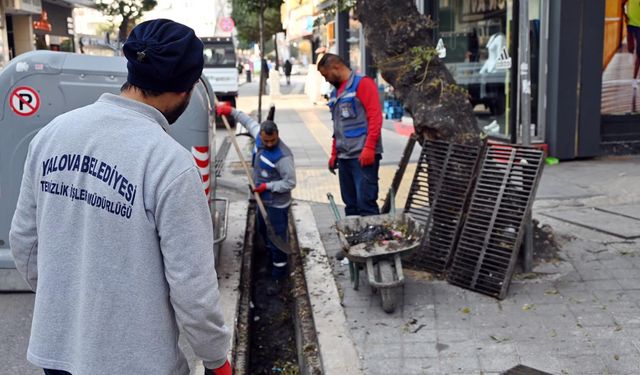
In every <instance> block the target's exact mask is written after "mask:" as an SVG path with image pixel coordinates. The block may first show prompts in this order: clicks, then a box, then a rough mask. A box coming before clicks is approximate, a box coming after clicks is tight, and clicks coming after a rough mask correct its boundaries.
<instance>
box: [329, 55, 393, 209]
mask: <svg viewBox="0 0 640 375" xmlns="http://www.w3.org/2000/svg"><path fill="white" fill-rule="evenodd" d="M318 71H320V74H322V76H323V77H324V78H325V79H326V80H327V81H328V82H329V83H331V84H332V85H333V86H334V89H333V91H332V92H331V97H330V99H329V103H328V104H329V108H330V110H331V117H332V119H333V142H332V145H331V158H330V159H329V165H328V166H329V171H330V172H331V173H333V174H335V169H336V168H337V169H338V177H339V180H340V193H341V195H342V200H343V201H344V203H345V205H346V207H345V213H346V215H347V216H350V215H359V216H368V215H377V214H379V213H380V211H379V208H378V203H377V200H378V170H379V168H380V159H382V139H381V132H382V108H381V107H380V100H379V97H378V87H377V85H376V83H375V81H374V80H373V79H371V78H369V77H366V76H361V75H357V74H355V73H353V72H352V71H351V69H349V67H347V66H346V64H345V62H344V60H343V59H342V58H341V57H340V56H338V55H334V54H332V53H326V54H325V55H324V56H322V58H321V59H320V61H319V62H318Z"/></svg>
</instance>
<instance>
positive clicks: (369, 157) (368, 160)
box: [359, 147, 376, 167]
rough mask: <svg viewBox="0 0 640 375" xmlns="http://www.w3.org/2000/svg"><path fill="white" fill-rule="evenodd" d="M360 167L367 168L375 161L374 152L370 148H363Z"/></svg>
mask: <svg viewBox="0 0 640 375" xmlns="http://www.w3.org/2000/svg"><path fill="white" fill-rule="evenodd" d="M359 160H360V166H361V167H368V166H370V165H372V164H373V163H375V161H376V150H375V149H373V148H370V147H365V148H363V149H362V152H361V153H360V158H359Z"/></svg>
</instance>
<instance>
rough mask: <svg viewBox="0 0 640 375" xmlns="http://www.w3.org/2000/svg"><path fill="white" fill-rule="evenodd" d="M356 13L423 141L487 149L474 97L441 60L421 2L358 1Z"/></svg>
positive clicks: (397, 0)
mask: <svg viewBox="0 0 640 375" xmlns="http://www.w3.org/2000/svg"><path fill="white" fill-rule="evenodd" d="M355 11H356V13H355V14H356V16H357V18H358V20H359V21H360V22H361V23H362V26H363V28H364V33H365V37H366V41H367V47H368V48H369V49H370V51H371V53H372V55H373V58H374V60H375V62H376V66H377V68H378V69H379V70H380V73H381V74H382V77H383V78H384V79H385V80H386V81H387V82H389V84H391V86H393V88H394V89H395V93H396V96H397V97H398V99H400V100H401V101H402V102H403V103H404V105H405V107H406V108H407V109H408V110H409V111H410V113H411V115H412V116H413V121H414V126H415V129H416V134H417V135H418V137H419V140H420V141H421V142H422V140H424V139H428V140H443V141H448V142H455V143H462V144H467V145H479V144H481V142H482V139H481V137H480V129H479V128H478V124H477V122H476V118H475V115H474V113H473V108H472V106H471V104H470V102H469V98H468V93H467V91H466V90H464V89H462V88H461V87H459V86H457V85H456V84H455V80H454V79H453V76H452V75H451V73H450V72H449V71H448V70H447V68H446V67H445V65H444V63H443V62H442V61H440V60H439V59H438V56H437V54H436V53H435V48H434V47H435V44H434V41H433V40H432V38H431V31H432V29H433V27H434V26H435V25H434V23H433V21H432V20H431V18H430V17H428V16H425V15H422V14H420V13H419V12H418V10H417V9H416V6H415V1H414V0H394V1H390V0H358V1H357V3H356V9H355ZM416 47H418V48H416Z"/></svg>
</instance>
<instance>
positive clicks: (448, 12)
mask: <svg viewBox="0 0 640 375" xmlns="http://www.w3.org/2000/svg"><path fill="white" fill-rule="evenodd" d="M481 3H482V4H481ZM480 5H482V6H480ZM511 18H512V16H511V6H508V4H507V1H506V0H503V1H492V2H483V1H471V0H443V1H440V11H439V33H438V35H439V38H441V39H442V41H443V43H444V47H445V48H446V57H445V58H444V62H445V64H446V66H447V68H448V69H449V71H450V72H451V74H452V75H453V77H454V79H455V80H456V82H457V83H458V84H459V85H460V86H462V87H464V88H466V89H467V90H468V92H469V96H470V101H471V104H472V105H473V109H474V113H475V114H476V116H477V118H478V123H479V125H480V127H481V128H482V129H483V130H484V131H485V132H487V133H491V134H503V135H507V134H508V121H509V120H508V109H509V108H508V106H509V101H508V93H509V83H510V74H511V73H510V69H511V64H510V63H509V58H511V56H509V41H510V39H511V38H510V30H509V27H508V26H509V20H511ZM513 61H514V62H515V59H513Z"/></svg>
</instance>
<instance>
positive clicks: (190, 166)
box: [10, 19, 231, 375]
mask: <svg viewBox="0 0 640 375" xmlns="http://www.w3.org/2000/svg"><path fill="white" fill-rule="evenodd" d="M123 52H124V55H125V57H126V59H127V70H128V76H127V82H126V83H125V84H124V85H123V86H122V89H121V91H122V93H121V95H119V96H118V95H113V94H108V93H107V94H103V95H102V96H101V97H100V98H99V99H98V101H97V102H95V103H94V104H91V105H89V106H86V107H83V108H79V109H76V110H74V111H71V112H68V113H65V114H63V115H61V116H58V117H57V118H55V119H54V120H53V121H51V122H50V123H49V124H48V125H47V126H45V127H44V128H43V129H42V130H41V131H40V132H39V133H38V134H37V135H36V136H35V137H34V138H33V141H32V142H31V144H30V145H29V151H28V155H27V158H26V162H25V167H24V174H23V178H22V186H21V190H20V197H19V199H18V204H17V208H16V211H15V214H14V217H13V221H12V225H11V232H10V245H11V251H12V253H13V257H14V259H15V262H16V267H17V269H18V270H19V271H20V272H21V273H22V275H23V276H24V278H25V279H26V281H27V283H28V284H29V285H30V286H31V288H32V289H33V290H34V291H35V292H36V295H35V307H34V313H33V322H32V327H31V338H30V340H29V348H28V351H27V358H28V360H29V361H30V362H31V363H33V364H34V365H36V366H39V367H43V368H45V370H44V371H45V374H52V375H53V374H56V375H61V374H74V375H82V374H148V375H158V374H166V375H170V374H183V375H186V374H189V366H188V363H187V360H186V358H185V356H184V354H183V353H182V351H181V350H180V349H179V347H178V335H179V331H178V327H181V328H182V332H183V333H184V336H185V338H186V339H187V341H188V342H189V344H190V345H191V347H192V348H193V351H194V352H195V354H196V355H197V356H198V357H200V358H201V359H202V360H203V362H204V366H205V367H206V368H207V370H206V371H207V374H216V375H230V374H231V367H230V365H229V362H228V361H227V353H228V351H229V346H230V333H229V330H228V329H227V327H226V326H225V325H224V321H223V315H222V312H221V310H220V293H219V291H218V281H217V276H216V270H215V265H214V255H213V230H212V222H211V213H210V211H209V205H208V202H207V199H206V197H205V194H204V191H203V190H202V179H201V176H200V174H199V172H198V168H197V166H196V165H195V163H194V161H193V158H192V156H191V154H190V153H189V151H187V150H185V149H184V148H183V147H182V146H180V144H178V143H177V142H176V141H175V140H174V139H172V138H171V137H170V136H169V135H168V134H167V133H166V130H167V129H168V127H169V125H170V124H172V123H174V122H175V121H176V120H177V119H178V117H180V115H181V114H182V113H183V112H184V110H185V109H186V108H187V105H188V104H189V100H190V98H191V92H192V91H193V88H194V86H195V84H196V83H197V81H198V79H199V78H200V76H201V74H202V68H203V63H204V60H203V54H202V53H203V45H202V42H201V41H200V39H198V38H197V37H196V35H195V33H194V32H193V30H192V29H190V28H188V27H187V26H184V25H182V24H179V23H176V22H173V21H170V20H166V19H159V20H153V21H148V22H144V23H142V24H140V25H138V26H136V27H135V28H134V29H133V31H132V32H131V35H130V36H129V38H128V39H127V41H126V42H125V44H124V46H123ZM211 369H215V370H211Z"/></svg>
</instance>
